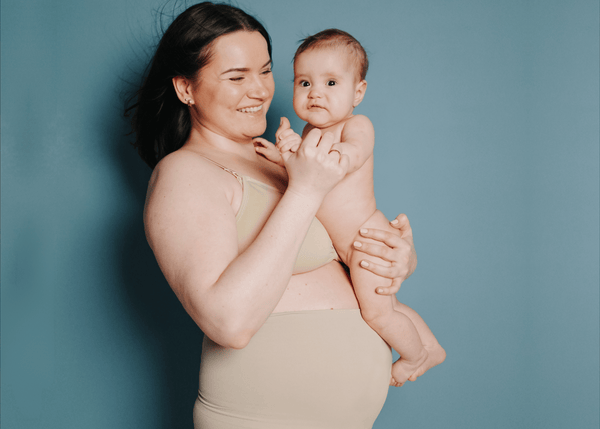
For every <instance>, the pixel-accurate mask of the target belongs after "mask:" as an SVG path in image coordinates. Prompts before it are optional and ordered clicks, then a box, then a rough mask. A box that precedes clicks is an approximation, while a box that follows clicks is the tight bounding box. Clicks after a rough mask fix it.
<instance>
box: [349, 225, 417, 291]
mask: <svg viewBox="0 0 600 429" xmlns="http://www.w3.org/2000/svg"><path fill="white" fill-rule="evenodd" d="M390 225H391V226H392V227H394V228H396V229H398V230H399V231H400V237H398V236H397V235H395V234H392V233H390V232H387V231H383V230H379V229H366V230H361V231H360V235H361V236H363V237H365V238H371V239H373V240H376V241H380V242H381V243H383V245H377V244H372V243H368V242H366V241H361V240H360V239H358V240H357V242H359V243H360V251H361V252H364V253H368V254H369V255H371V256H376V257H379V258H381V259H385V260H386V261H389V262H391V264H392V265H391V266H390V267H384V266H382V265H379V264H375V263H373V262H372V261H366V260H365V261H362V262H361V266H362V267H363V268H364V269H366V270H368V271H371V272H372V273H375V274H377V275H378V276H381V277H385V278H388V279H392V284H391V285H390V286H389V287H379V288H377V289H376V292H377V293H378V294H381V295H395V294H396V292H398V291H399V290H400V286H401V285H402V282H403V281H404V280H406V279H407V278H409V277H410V276H411V274H412V273H413V272H414V271H415V269H416V268H417V252H416V251H415V245H414V242H413V233H412V228H411V227H410V222H409V221H408V217H407V216H406V215H405V214H399V215H398V216H397V217H396V219H394V220H393V221H391V222H390ZM355 247H356V245H355Z"/></svg>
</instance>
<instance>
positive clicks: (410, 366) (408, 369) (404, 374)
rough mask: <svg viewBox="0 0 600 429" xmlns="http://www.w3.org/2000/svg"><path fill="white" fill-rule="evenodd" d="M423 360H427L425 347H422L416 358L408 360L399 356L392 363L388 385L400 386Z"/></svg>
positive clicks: (421, 364) (422, 363) (423, 362)
mask: <svg viewBox="0 0 600 429" xmlns="http://www.w3.org/2000/svg"><path fill="white" fill-rule="evenodd" d="M425 362H427V350H425V349H423V352H422V353H421V355H420V356H419V358H418V359H416V360H413V361H409V360H407V359H403V358H402V357H401V358H400V359H398V360H397V361H396V362H394V364H393V365H392V380H391V381H390V385H391V386H395V387H400V386H402V385H403V384H404V383H405V382H406V380H409V379H410V377H411V376H412V374H413V373H414V372H415V371H417V370H418V369H419V368H420V367H421V366H423V365H424V364H425ZM415 380H416V378H415Z"/></svg>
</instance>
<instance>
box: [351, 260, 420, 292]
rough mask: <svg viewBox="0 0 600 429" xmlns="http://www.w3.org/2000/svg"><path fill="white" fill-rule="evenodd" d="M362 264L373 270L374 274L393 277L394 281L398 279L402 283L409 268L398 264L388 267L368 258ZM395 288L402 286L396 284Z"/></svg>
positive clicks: (388, 277) (368, 269)
mask: <svg viewBox="0 0 600 429" xmlns="http://www.w3.org/2000/svg"><path fill="white" fill-rule="evenodd" d="M360 266H361V267H362V268H363V269H365V270H367V271H371V272H372V273H373V274H377V275H378V276H379V277H385V278H386V279H392V281H396V280H398V281H400V283H402V281H403V280H404V278H405V276H406V274H408V269H407V268H401V267H400V266H398V265H392V266H391V267H386V266H384V265H380V264H377V263H375V262H373V261H369V260H366V259H365V260H362V261H360ZM390 287H391V286H390ZM394 288H398V289H400V286H399V285H394ZM384 295H385V294H384Z"/></svg>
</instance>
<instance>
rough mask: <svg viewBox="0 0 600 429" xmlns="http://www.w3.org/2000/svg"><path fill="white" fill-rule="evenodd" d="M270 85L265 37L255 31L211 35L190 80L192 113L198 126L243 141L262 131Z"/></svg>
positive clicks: (270, 91) (271, 91)
mask: <svg viewBox="0 0 600 429" xmlns="http://www.w3.org/2000/svg"><path fill="white" fill-rule="evenodd" d="M274 91H275V82H274V81H273V76H272V74H271V58H270V57H269V52H268V50H267V42H266V40H265V39H264V37H263V36H262V35H261V34H260V33H258V32H256V31H254V32H248V31H237V32H235V33H230V34H226V35H224V36H221V37H219V38H218V39H216V40H215V42H214V45H213V47H212V58H211V60H210V62H209V63H208V65H206V66H205V67H204V68H203V69H202V70H201V71H200V74H199V76H198V78H197V79H196V82H195V83H194V85H193V92H194V94H193V95H194V102H195V107H196V109H194V110H195V114H194V116H195V119H196V120H197V123H198V124H199V126H200V127H201V128H206V129H208V130H209V131H211V132H214V133H216V134H218V135H221V136H223V137H226V138H228V139H230V140H233V141H238V142H247V141H248V140H249V139H252V138H253V137H257V136H260V135H262V134H263V133H264V132H265V129H266V127H267V118H266V115H267V110H268V109H269V105H270V104H271V100H272V99H273V92H274Z"/></svg>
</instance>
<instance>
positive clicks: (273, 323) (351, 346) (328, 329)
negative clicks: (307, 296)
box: [194, 310, 392, 429]
mask: <svg viewBox="0 0 600 429" xmlns="http://www.w3.org/2000/svg"><path fill="white" fill-rule="evenodd" d="M391 364H392V354H391V351H390V348H389V347H388V345H387V344H386V343H385V342H384V341H383V340H382V339H381V338H380V337H379V336H378V335H377V334H376V333H375V331H373V330H372V329H371V328H370V327H369V326H368V325H367V324H366V323H365V322H364V321H363V319H362V317H361V315H360V311H359V310H316V311H294V312H284V313H275V314H272V315H271V316H270V317H269V319H267V321H266V323H265V324H264V326H263V327H262V328H261V329H260V330H259V331H258V332H257V333H256V334H255V335H254V337H253V338H252V340H251V341H250V344H248V346H246V347H245V348H243V349H241V350H235V349H226V348H223V347H221V346H219V345H217V344H215V343H214V342H212V341H211V340H210V339H209V338H207V337H206V336H205V337H204V342H203V344H202V360H201V364H200V389H199V395H198V399H197V400H196V404H195V406H194V428H195V429H231V428H250V429H272V428H273V429H274V428H278V429H288V428H294V429H296V428H298V429H299V428H302V429H306V428H314V429H318V428H327V429H333V428H343V429H367V428H371V427H372V425H373V422H374V421H375V419H376V418H377V415H378V414H379V412H380V411H381V408H382V407H383V403H384V402H385V398H386V396H387V392H388V384H389V381H390V377H391V375H390V369H391Z"/></svg>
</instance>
